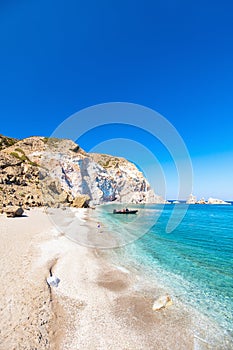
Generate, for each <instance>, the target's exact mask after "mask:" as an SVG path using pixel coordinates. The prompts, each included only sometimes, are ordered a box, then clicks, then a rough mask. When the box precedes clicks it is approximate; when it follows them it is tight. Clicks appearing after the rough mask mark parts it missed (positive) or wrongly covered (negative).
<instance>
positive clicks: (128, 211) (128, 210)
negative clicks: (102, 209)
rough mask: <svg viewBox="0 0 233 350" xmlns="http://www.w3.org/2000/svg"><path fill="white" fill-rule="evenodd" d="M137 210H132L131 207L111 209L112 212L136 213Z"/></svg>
mask: <svg viewBox="0 0 233 350" xmlns="http://www.w3.org/2000/svg"><path fill="white" fill-rule="evenodd" d="M137 212H138V210H132V209H128V208H126V209H120V210H116V209H114V210H113V214H137Z"/></svg>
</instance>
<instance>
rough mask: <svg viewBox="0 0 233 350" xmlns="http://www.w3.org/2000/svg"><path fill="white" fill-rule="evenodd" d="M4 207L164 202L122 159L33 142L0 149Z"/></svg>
mask: <svg viewBox="0 0 233 350" xmlns="http://www.w3.org/2000/svg"><path fill="white" fill-rule="evenodd" d="M0 200H1V205H2V207H3V208H4V207H6V206H9V205H17V206H22V205H23V206H29V207H33V206H42V205H49V206H58V205H60V204H63V205H71V206H75V207H77V206H78V207H81V206H87V205H89V204H90V205H91V206H92V205H98V204H102V203H106V202H112V201H116V202H127V203H161V202H164V201H163V199H162V198H160V197H158V196H156V195H155V194H154V192H153V190H152V189H151V188H150V185H149V183H148V182H147V180H146V179H145V178H144V177H143V175H142V173H141V172H140V171H139V170H138V169H137V168H136V166H135V165H134V164H132V163H130V162H128V161H127V160H126V159H124V158H119V157H112V156H109V155H102V154H93V153H90V154H88V153H86V152H85V151H83V150H82V149H81V148H79V146H77V144H75V143H74V142H73V141H71V140H64V139H48V138H44V137H30V138H27V139H24V140H21V141H18V142H16V143H14V144H12V145H10V146H9V147H6V148H4V149H2V150H0Z"/></svg>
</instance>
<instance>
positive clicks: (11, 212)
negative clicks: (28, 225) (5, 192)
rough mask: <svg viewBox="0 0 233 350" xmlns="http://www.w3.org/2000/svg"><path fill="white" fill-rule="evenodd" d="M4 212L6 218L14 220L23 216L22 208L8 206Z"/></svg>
mask: <svg viewBox="0 0 233 350" xmlns="http://www.w3.org/2000/svg"><path fill="white" fill-rule="evenodd" d="M4 212H5V213H6V215H7V217H8V218H14V217H17V216H22V215H23V208H22V207H15V206H9V207H6V208H4Z"/></svg>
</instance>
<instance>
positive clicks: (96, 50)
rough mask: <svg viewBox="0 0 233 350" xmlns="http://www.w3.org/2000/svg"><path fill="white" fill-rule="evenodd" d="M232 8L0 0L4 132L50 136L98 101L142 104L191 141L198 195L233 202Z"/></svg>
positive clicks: (227, 4) (168, 168) (170, 191)
mask: <svg viewBox="0 0 233 350" xmlns="http://www.w3.org/2000/svg"><path fill="white" fill-rule="evenodd" d="M232 14H233V3H232V2H231V1H230V0H228V1H226V0H223V1H205V0H204V1H187V0H185V1H184V0H183V1H180V0H173V1H169V0H168V1H164V0H161V1H127V0H124V1H121V0H119V1H101V0H99V1H82V2H81V1H77V0H67V1H59V0H57V1H54V0H50V1H45V0H41V1H32V0H30V1H29V0H21V1H16V0H11V1H9V0H1V1H0V50H1V51H0V53H1V54H0V77H1V78H0V115H1V124H0V126H1V128H0V133H1V134H4V135H7V136H13V137H18V138H23V137H27V136H31V135H46V136H49V135H51V134H52V132H53V130H54V129H55V128H56V127H57V125H59V124H60V123H61V122H62V121H63V120H64V119H66V118H67V117H69V116H70V115H71V114H73V113H75V112H77V111H79V110H81V109H83V108H85V107H88V106H91V105H94V104H99V103H103V102H114V101H123V102H132V103H137V104H141V105H145V106H147V107H150V108H152V109H154V110H156V111H158V112H159V113H160V114H162V115H163V116H164V117H166V118H167V119H168V120H169V121H170V122H171V123H172V124H173V125H174V126H175V128H176V129H177V130H178V132H179V133H180V135H181V136H182V138H183V139H184V141H185V143H186V145H187V148H188V150H189V152H190V155H191V158H192V161H193V168H194V190H193V191H194V193H195V194H197V196H198V197H200V196H202V195H203V196H206V197H208V196H210V195H212V196H217V197H220V198H223V199H229V200H230V199H232V200H233V176H232V174H233V141H232V133H233V15H232ZM100 135H101V133H100ZM102 136H103V135H102ZM119 137H123V136H122V135H121V134H119ZM97 139H98V140H99V141H98V142H101V137H100V136H99V138H98V137H97ZM93 140H94V141H95V137H94V138H93V136H92V137H90V138H88V137H86V138H85V137H84V138H83V141H82V140H80V141H82V142H83V143H82V144H81V146H82V147H83V148H84V149H85V148H86V149H87V150H89V149H91V148H92V147H94V146H95V144H93V142H94V141H93ZM103 141H104V136H103ZM94 143H95V142H94ZM102 148H103V149H101V150H103V151H104V150H105V149H104V144H103V146H102ZM110 149H111V150H112V152H114V151H115V153H117V152H116V151H119V152H120V153H122V155H123V152H121V151H122V150H121V149H120V148H119V147H118V148H116V149H115V150H114V147H112V146H111V148H109V145H108V147H107V148H106V151H107V150H110ZM158 152H159V151H158ZM162 154H163V152H161V153H159V154H156V156H157V157H158V158H160V160H159V161H160V164H161V166H162V168H163V169H164V171H165V173H168V178H167V184H168V188H167V197H168V198H169V197H170V198H171V197H173V196H175V195H176V190H175V189H174V187H173V184H174V181H175V180H174V179H173V177H172V176H171V175H172V174H173V171H172V164H171V163H170V162H169V161H168V160H167V159H165V158H164V159H163V157H162V156H161V155H162ZM119 155H121V154H119ZM140 162H142V164H140ZM138 163H139V165H143V159H141V160H139V162H138ZM169 174H170V175H169ZM169 176H170V177H169Z"/></svg>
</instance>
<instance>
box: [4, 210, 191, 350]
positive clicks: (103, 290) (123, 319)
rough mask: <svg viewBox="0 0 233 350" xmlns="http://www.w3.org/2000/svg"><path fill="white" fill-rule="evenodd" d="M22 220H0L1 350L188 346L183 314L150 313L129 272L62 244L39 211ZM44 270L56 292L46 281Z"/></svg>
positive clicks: (92, 252)
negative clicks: (53, 279) (55, 279)
mask: <svg viewBox="0 0 233 350" xmlns="http://www.w3.org/2000/svg"><path fill="white" fill-rule="evenodd" d="M81 210H82V209H81ZM25 214H26V216H25V217H21V218H14V219H9V218H6V217H5V216H3V215H1V217H0V220H1V221H0V222H1V243H2V244H1V248H0V249H1V281H2V283H1V287H0V288H1V296H2V297H1V318H0V320H1V326H0V329H1V334H0V339H1V341H0V349H1V350H9V349H169V348H173V349H192V348H193V336H192V334H191V333H190V325H188V326H185V324H186V322H185V323H184V322H183V319H184V317H185V319H186V318H187V315H185V314H183V313H180V315H177V314H176V315H175V314H174V313H175V308H174V307H172V306H171V307H170V308H168V309H164V310H161V311H158V312H154V311H152V305H153V298H152V296H148V295H146V294H143V293H141V292H140V293H139V292H137V291H135V289H134V288H133V285H134V284H135V283H136V280H137V276H136V275H135V274H132V273H129V271H124V270H123V269H122V270H121V269H119V267H116V266H113V265H112V264H110V263H109V262H108V261H107V260H106V257H105V252H103V251H101V250H99V251H98V250H97V249H88V248H85V247H82V246H80V245H78V244H76V243H74V242H72V241H71V240H69V239H67V238H66V237H65V236H64V235H62V233H60V232H58V231H57V230H56V229H55V228H54V226H53V223H52V222H51V221H50V220H49V218H48V216H47V215H46V213H45V212H44V210H43V209H34V210H30V211H26V212H25ZM50 270H51V271H52V273H53V274H55V275H56V276H57V277H58V278H59V279H60V283H59V285H58V287H57V288H56V287H51V288H49V287H48V284H47V283H46V278H47V277H48V276H49V271H50ZM177 316H178V317H177ZM173 320H176V322H175V324H174V323H173ZM161 334H162V337H161ZM161 339H163V341H161Z"/></svg>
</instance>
